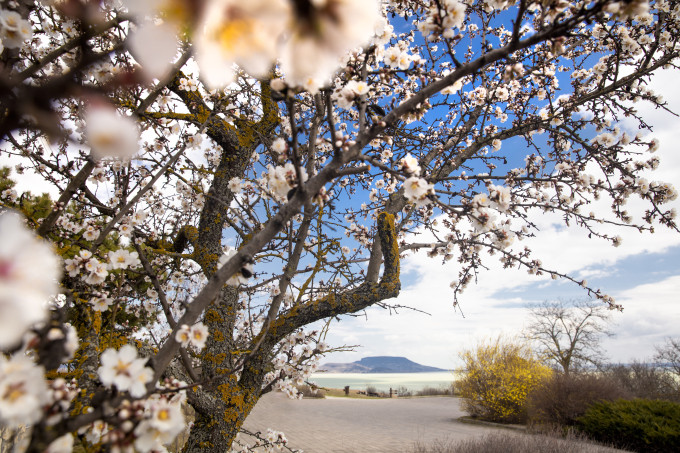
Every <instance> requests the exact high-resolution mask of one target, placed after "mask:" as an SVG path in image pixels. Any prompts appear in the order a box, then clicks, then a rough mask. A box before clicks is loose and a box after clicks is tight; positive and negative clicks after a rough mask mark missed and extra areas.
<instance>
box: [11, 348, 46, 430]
mask: <svg viewBox="0 0 680 453" xmlns="http://www.w3.org/2000/svg"><path fill="white" fill-rule="evenodd" d="M43 374H44V373H43V368H42V367H41V366H37V365H36V364H35V363H33V361H32V360H31V359H30V358H28V357H26V356H24V355H22V354H17V355H15V356H13V357H10V358H9V360H8V359H6V358H5V357H4V356H3V355H2V354H0V423H1V424H2V425H7V426H9V427H17V426H20V425H23V424H29V423H34V422H37V421H38V420H40V419H41V418H42V416H43V413H42V406H43V404H44V403H45V401H46V398H47V384H45V379H44V377H43Z"/></svg>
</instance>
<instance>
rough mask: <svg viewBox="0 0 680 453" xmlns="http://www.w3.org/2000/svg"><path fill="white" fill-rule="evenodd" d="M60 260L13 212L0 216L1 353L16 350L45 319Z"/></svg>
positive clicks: (53, 290)
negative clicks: (10, 349) (6, 350)
mask: <svg viewBox="0 0 680 453" xmlns="http://www.w3.org/2000/svg"><path fill="white" fill-rule="evenodd" d="M60 276H61V270H60V264H59V259H58V258H57V257H56V255H55V254H54V253H53V252H52V250H51V249H50V247H49V245H47V244H46V243H45V242H43V241H42V240H40V239H38V238H37V237H36V236H35V235H34V234H33V233H32V232H31V231H29V230H28V228H26V227H25V226H24V224H23V222H22V220H21V217H20V216H19V215H18V214H16V213H12V212H5V213H3V214H1V215H0V349H5V348H8V347H11V346H15V345H16V344H17V343H19V341H20V340H21V338H22V336H23V335H24V333H25V332H26V330H28V329H29V328H30V327H31V326H32V325H33V324H35V323H37V322H39V321H43V320H44V319H45V317H46V314H47V311H46V303H47V300H48V298H49V296H50V295H54V294H56V293H57V291H58V281H59V278H60Z"/></svg>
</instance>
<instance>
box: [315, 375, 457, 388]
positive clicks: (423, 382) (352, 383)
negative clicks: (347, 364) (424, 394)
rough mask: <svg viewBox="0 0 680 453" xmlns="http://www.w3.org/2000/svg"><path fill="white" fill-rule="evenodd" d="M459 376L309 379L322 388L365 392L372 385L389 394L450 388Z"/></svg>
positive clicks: (336, 376)
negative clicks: (403, 388) (400, 390)
mask: <svg viewBox="0 0 680 453" xmlns="http://www.w3.org/2000/svg"><path fill="white" fill-rule="evenodd" d="M457 375H458V373H457V372H455V371H435V372H431V373H314V374H312V376H311V378H310V379H309V381H310V382H313V383H315V384H316V385H318V386H320V387H326V388H334V389H341V388H344V387H345V386H346V385H349V387H350V388H351V389H354V390H364V389H365V388H366V386H368V385H372V386H373V387H375V388H376V389H377V390H379V391H382V392H389V391H390V388H392V389H394V390H396V389H398V388H399V387H406V388H407V389H409V390H411V391H418V390H422V389H423V388H424V387H434V388H439V387H449V386H450V385H451V382H453V381H454V379H455V378H456V376H457Z"/></svg>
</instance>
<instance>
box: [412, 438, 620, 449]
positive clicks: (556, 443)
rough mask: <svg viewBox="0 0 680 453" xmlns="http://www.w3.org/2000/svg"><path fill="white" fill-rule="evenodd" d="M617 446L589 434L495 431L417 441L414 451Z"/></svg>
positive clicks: (603, 447)
mask: <svg viewBox="0 0 680 453" xmlns="http://www.w3.org/2000/svg"><path fill="white" fill-rule="evenodd" d="M617 451H619V452H620V451H622V450H615V449H613V448H609V447H606V446H601V445H596V444H593V443H591V442H589V441H588V439H587V438H585V437H583V436H580V435H576V434H572V433H570V434H568V435H567V436H566V437H562V438H560V437H554V436H546V435H539V434H515V433H494V434H487V435H486V436H484V437H480V438H477V439H471V440H465V441H462V442H454V441H448V442H442V441H437V442H434V443H432V444H429V445H423V444H422V443H418V444H416V445H415V446H414V447H413V450H412V451H411V453H527V452H540V453H613V452H617Z"/></svg>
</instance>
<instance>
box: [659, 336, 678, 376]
mask: <svg viewBox="0 0 680 453" xmlns="http://www.w3.org/2000/svg"><path fill="white" fill-rule="evenodd" d="M654 361H655V362H657V363H658V362H660V363H663V364H664V365H665V366H667V367H668V369H669V370H670V371H672V372H673V373H674V374H675V375H676V376H677V377H680V337H676V338H673V337H668V338H666V342H665V343H664V344H662V345H661V346H657V347H656V355H655V356H654Z"/></svg>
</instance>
